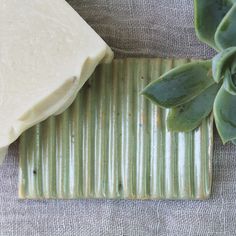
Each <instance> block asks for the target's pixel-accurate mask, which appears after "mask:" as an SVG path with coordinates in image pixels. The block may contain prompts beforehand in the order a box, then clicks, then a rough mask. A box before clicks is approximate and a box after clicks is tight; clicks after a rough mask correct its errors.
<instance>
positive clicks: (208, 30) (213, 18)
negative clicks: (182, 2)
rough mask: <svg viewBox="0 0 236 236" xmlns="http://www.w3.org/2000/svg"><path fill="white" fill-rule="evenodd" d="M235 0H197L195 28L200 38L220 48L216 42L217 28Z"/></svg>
mask: <svg viewBox="0 0 236 236" xmlns="http://www.w3.org/2000/svg"><path fill="white" fill-rule="evenodd" d="M234 2H235V0H195V1H194V3H195V4H194V5H195V7H194V9H195V29H196V34H197V36H198V38H199V39H200V40H201V41H202V42H205V43H207V44H208V45H210V46H211V47H213V48H215V49H216V50H219V48H218V46H217V45H216V42H215V33H216V30H217V28H218V26H219V24H220V22H221V21H222V19H223V18H224V17H225V15H226V14H227V12H228V11H229V10H230V8H231V7H232V5H233V3H234Z"/></svg>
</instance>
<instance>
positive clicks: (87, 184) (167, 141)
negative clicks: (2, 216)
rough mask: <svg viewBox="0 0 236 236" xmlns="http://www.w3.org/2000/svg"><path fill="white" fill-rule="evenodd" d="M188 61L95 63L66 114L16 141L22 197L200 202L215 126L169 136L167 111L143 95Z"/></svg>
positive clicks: (206, 190)
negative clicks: (142, 92)
mask: <svg viewBox="0 0 236 236" xmlns="http://www.w3.org/2000/svg"><path fill="white" fill-rule="evenodd" d="M186 62H188V61H187V60H172V59H165V60H163V59H116V60H114V62H113V63H112V64H110V65H100V66H99V67H98V68H97V69H96V71H95V73H94V74H93V75H92V77H91V78H90V79H89V81H88V82H87V83H86V85H85V86H84V87H83V89H82V90H81V91H80V93H79V94H78V96H77V98H76V100H75V101H74V103H73V104H72V105H71V107H70V108H69V109H67V111H65V112H64V113H63V114H61V115H60V116H57V117H51V118H49V119H48V120H46V121H44V122H42V123H41V124H39V125H37V126H35V127H33V128H31V129H30V130H28V131H26V132H25V133H24V134H23V135H22V136H21V138H20V175H19V178H20V179H19V196H20V198H22V199H81V198H109V199H205V198H208V197H209V195H210V192H211V180H212V147H213V120H212V117H209V118H207V119H205V120H204V121H203V123H202V125H201V126H200V128H198V129H197V130H195V131H193V132H189V133H174V132H173V133H170V132H168V130H167V127H166V111H165V110H162V109H160V108H158V107H157V106H155V105H153V104H152V103H150V102H149V101H148V100H147V99H146V98H145V97H143V96H141V95H140V91H142V90H143V88H144V87H145V86H146V85H147V84H149V83H150V82H151V81H152V80H154V79H156V78H158V77H159V76H160V75H161V74H163V73H164V72H165V71H168V70H170V69H171V68H173V67H175V66H177V65H182V64H185V63H186Z"/></svg>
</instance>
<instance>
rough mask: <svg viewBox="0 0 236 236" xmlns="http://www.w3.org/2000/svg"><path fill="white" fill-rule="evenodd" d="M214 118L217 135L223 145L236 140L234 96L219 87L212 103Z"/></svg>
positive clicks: (235, 104)
mask: <svg viewBox="0 0 236 236" xmlns="http://www.w3.org/2000/svg"><path fill="white" fill-rule="evenodd" d="M214 118H215V123H216V127H217V130H218V133H219V135H220V137H221V139H222V141H223V143H224V144H225V143H226V142H228V141H230V140H233V139H236V96H234V95H232V94H230V93H228V92H227V91H226V90H225V89H224V86H222V87H221V89H220V91H219V92H218V94H217V96H216V99H215V102H214Z"/></svg>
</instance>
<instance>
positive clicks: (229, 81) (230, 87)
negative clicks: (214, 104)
mask: <svg viewBox="0 0 236 236" xmlns="http://www.w3.org/2000/svg"><path fill="white" fill-rule="evenodd" d="M235 82H236V75H232V74H231V72H230V70H229V69H228V70H226V72H225V78H224V84H223V86H224V89H225V90H226V91H227V92H228V93H230V94H232V95H236V85H235Z"/></svg>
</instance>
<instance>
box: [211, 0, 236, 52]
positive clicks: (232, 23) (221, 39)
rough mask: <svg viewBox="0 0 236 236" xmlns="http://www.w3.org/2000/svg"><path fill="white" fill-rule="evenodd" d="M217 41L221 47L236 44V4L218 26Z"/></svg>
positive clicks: (224, 47)
mask: <svg viewBox="0 0 236 236" xmlns="http://www.w3.org/2000/svg"><path fill="white" fill-rule="evenodd" d="M215 42H216V45H217V47H218V48H219V49H222V50H223V49H226V48H229V47H233V46H236V4H234V5H233V7H232V8H231V9H230V10H229V12H228V13H227V14H226V16H225V17H224V18H223V20H222V22H221V23H220V25H219V26H218V28H217V30H216V34H215Z"/></svg>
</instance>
